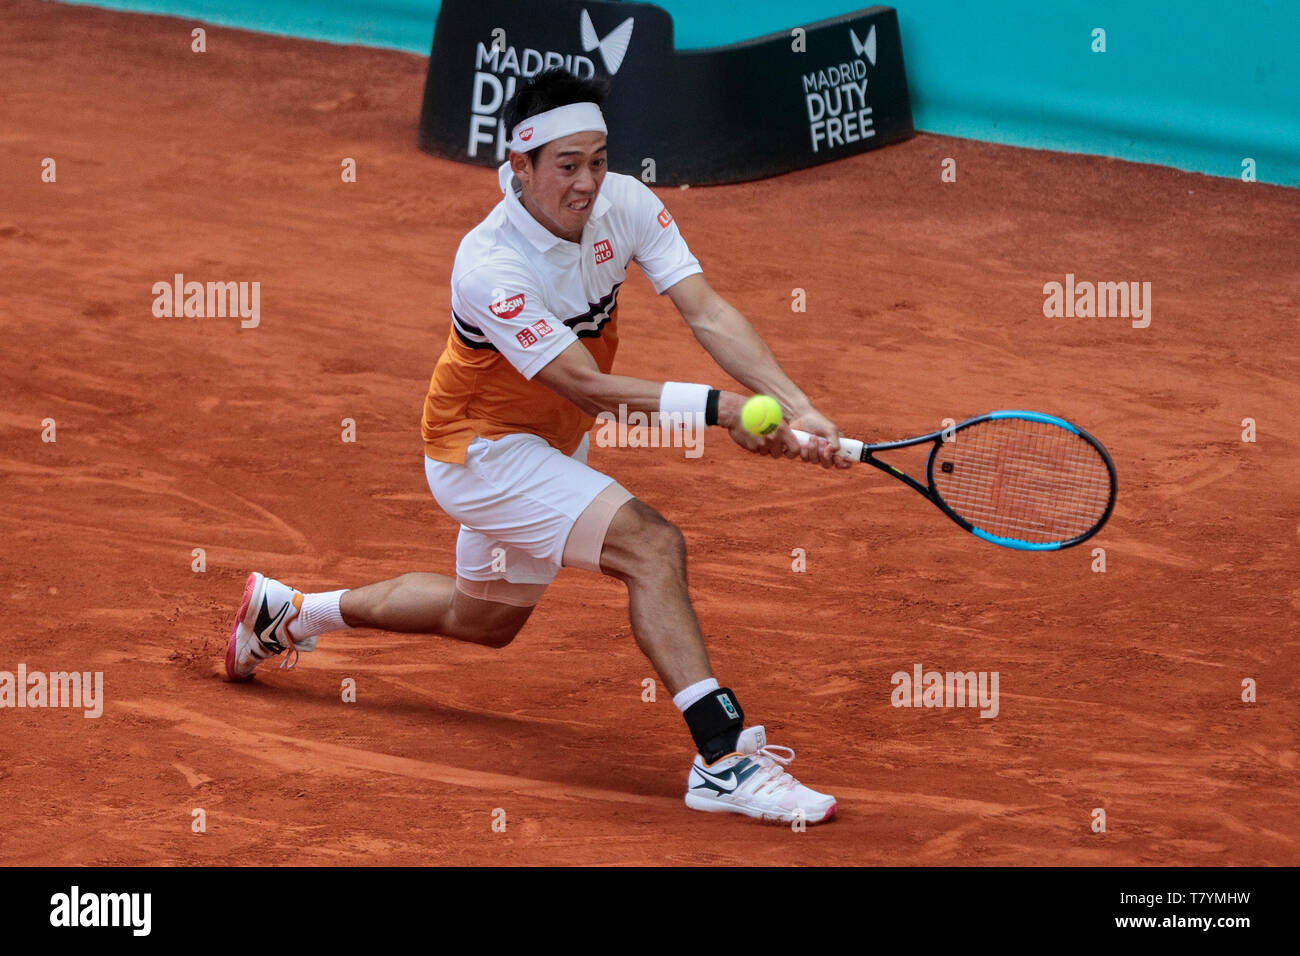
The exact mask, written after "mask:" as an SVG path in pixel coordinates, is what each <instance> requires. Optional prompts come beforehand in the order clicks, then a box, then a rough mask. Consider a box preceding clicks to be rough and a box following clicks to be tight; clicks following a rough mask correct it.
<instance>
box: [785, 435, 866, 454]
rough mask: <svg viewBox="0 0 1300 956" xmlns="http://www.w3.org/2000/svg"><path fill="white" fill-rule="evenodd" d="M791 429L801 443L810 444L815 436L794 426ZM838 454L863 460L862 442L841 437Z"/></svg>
mask: <svg viewBox="0 0 1300 956" xmlns="http://www.w3.org/2000/svg"><path fill="white" fill-rule="evenodd" d="M790 431H792V432H794V437H795V438H797V439H799V444H801V445H806V444H808V442H809V441H810V440H811V439H812V438H813V436H812V435H810V434H808V432H801V431H800V430H799V429H797V428H792V429H790ZM836 454H837V455H839V456H840V457H841V458H848V459H851V460H852V461H861V460H862V442H860V441H858V440H857V439H856V438H841V439H840V450H839V451H838V452H836Z"/></svg>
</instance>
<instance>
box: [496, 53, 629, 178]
mask: <svg viewBox="0 0 1300 956" xmlns="http://www.w3.org/2000/svg"><path fill="white" fill-rule="evenodd" d="M608 95H609V84H608V83H607V82H606V81H604V80H598V79H596V78H595V77H592V78H591V79H583V78H582V77H579V76H574V75H573V74H572V73H570V72H569V71H568V70H565V69H563V68H561V67H558V66H557V67H555V68H554V69H550V70H545V71H543V72H541V73H538V74H537V75H536V76H534V77H533V78H532V79H531V80H529V81H528V82H527V83H525V84H524V85H523V86H521V87H519V89H518V91H517V92H516V93H515V96H514V99H512V100H511V101H510V103H509V104H508V105H507V106H506V110H505V116H504V117H503V118H504V120H505V124H506V135H507V136H509V135H511V134H513V133H514V129H515V127H516V126H517V125H519V124H520V123H522V122H523V121H524V120H526V119H528V117H530V116H536V115H537V114H538V113H545V112H546V111H547V110H553V109H555V108H556V107H559V106H569V105H570V104H572V103H595V104H596V105H597V106H604V105H605V98H606V97H607V96H608ZM541 148H542V147H541V146H535V147H533V148H532V149H530V150H529V151H528V153H527V156H528V161H529V162H536V161H537V153H538V151H539V150H540V149H541Z"/></svg>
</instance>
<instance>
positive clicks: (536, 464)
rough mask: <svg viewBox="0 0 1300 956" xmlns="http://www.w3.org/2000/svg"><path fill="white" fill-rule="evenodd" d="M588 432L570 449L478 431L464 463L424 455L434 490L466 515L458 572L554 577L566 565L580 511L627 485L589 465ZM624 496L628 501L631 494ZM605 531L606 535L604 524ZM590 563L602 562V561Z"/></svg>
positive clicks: (520, 579)
mask: <svg viewBox="0 0 1300 956" xmlns="http://www.w3.org/2000/svg"><path fill="white" fill-rule="evenodd" d="M588 438H589V436H584V437H583V439H582V444H580V445H579V446H578V448H577V450H576V451H574V453H573V455H572V456H567V455H564V454H563V453H561V452H560V451H559V450H558V449H556V448H553V447H551V445H549V444H548V443H547V442H546V440H545V439H544V438H540V437H538V436H537V435H528V434H517V435H506V436H505V437H503V438H497V439H487V438H475V439H473V440H472V441H471V442H470V444H469V447H468V449H466V452H465V464H463V465H453V464H448V463H447V462H442V461H434V460H433V459H432V458H428V457H426V458H425V459H424V475H425V478H426V479H428V482H429V490H430V491H432V492H433V497H434V498H435V499H436V500H437V502H438V505H439V506H440V507H441V508H442V510H443V511H445V512H447V514H449V515H451V517H453V518H454V519H456V520H457V521H459V522H460V536H459V537H458V538H457V539H456V574H457V575H458V576H459V577H461V578H464V579H465V580H467V581H501V580H504V581H509V582H510V583H512V584H540V585H546V584H550V583H551V581H552V579H554V577H555V575H556V574H557V573H558V572H559V570H560V568H561V567H562V566H563V565H564V554H565V544H566V542H568V540H569V532H570V531H572V530H573V524H574V522H575V521H576V520H577V519H578V516H579V515H581V514H582V513H583V512H584V511H586V510H587V507H588V506H589V505H590V504H591V503H592V502H593V501H594V500H595V499H596V497H597V496H599V495H601V493H602V492H605V491H606V489H608V488H609V487H610V486H611V485H614V486H616V488H615V490H621V487H619V486H617V483H616V482H615V481H614V479H613V478H610V477H609V476H608V475H603V474H601V473H600V472H598V471H596V470H595V469H593V468H590V467H588V466H587V448H588V444H589V442H588ZM604 497H605V498H606V499H608V498H609V497H610V496H609V495H608V494H606V495H605V496H604ZM620 497H621V498H622V500H624V501H625V500H626V499H628V498H631V497H632V495H631V494H630V493H628V492H623V495H622V496H620ZM610 518H612V513H611V514H610ZM607 525H608V521H606V526H607ZM600 534H601V537H602V539H603V535H604V528H603V527H602V528H601V530H600ZM597 544H598V543H597ZM598 557H599V554H598V552H597V561H598ZM571 563H572V562H571ZM574 566H578V567H582V566H587V567H590V564H585V565H584V564H583V563H580V562H579V563H576V564H574ZM591 569H592V570H599V565H598V563H597V565H596V566H595V567H593V568H591Z"/></svg>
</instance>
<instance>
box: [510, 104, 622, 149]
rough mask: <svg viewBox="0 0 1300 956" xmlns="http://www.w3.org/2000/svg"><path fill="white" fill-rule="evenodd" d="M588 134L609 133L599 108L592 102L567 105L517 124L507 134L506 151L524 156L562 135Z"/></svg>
mask: <svg viewBox="0 0 1300 956" xmlns="http://www.w3.org/2000/svg"><path fill="white" fill-rule="evenodd" d="M588 132H592V133H607V132H609V131H608V130H607V129H605V117H604V116H602V115H601V112H600V107H599V106H597V105H596V104H595V103H570V104H569V105H568V106H557V107H556V108H555V109H553V110H547V111H546V112H545V113H538V114H537V115H536V116H530V117H528V118H527V119H526V120H523V121H522V122H520V123H519V124H518V125H517V126H516V127H515V128H514V130H513V131H512V132H511V137H512V138H511V140H510V148H511V149H512V150H513V151H514V152H516V153H526V152H528V151H529V150H530V149H536V148H537V147H538V146H543V145H545V144H546V143H549V142H551V141H552V140H556V139H559V138H560V137H562V136H568V135H570V134H572V133H588Z"/></svg>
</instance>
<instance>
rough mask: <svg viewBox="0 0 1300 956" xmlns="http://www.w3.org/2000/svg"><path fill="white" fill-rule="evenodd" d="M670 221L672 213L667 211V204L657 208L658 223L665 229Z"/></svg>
mask: <svg viewBox="0 0 1300 956" xmlns="http://www.w3.org/2000/svg"><path fill="white" fill-rule="evenodd" d="M672 221H673V214H672V213H670V212H669V211H668V207H667V206H665V207H664V208H663V209H660V210H659V225H661V226H663V228H665V229H667V228H668V224H669V223H670V222H672Z"/></svg>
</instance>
